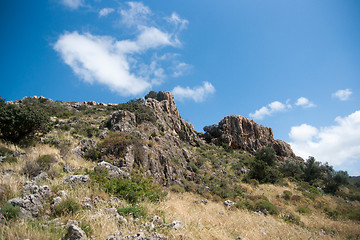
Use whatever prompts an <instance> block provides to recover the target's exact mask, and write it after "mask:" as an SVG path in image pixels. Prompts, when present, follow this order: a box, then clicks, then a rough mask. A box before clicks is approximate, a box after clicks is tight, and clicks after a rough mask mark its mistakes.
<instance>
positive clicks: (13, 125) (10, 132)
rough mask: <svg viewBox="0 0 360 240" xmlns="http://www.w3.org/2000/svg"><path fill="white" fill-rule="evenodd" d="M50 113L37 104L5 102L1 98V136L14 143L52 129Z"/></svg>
mask: <svg viewBox="0 0 360 240" xmlns="http://www.w3.org/2000/svg"><path fill="white" fill-rule="evenodd" d="M50 127H51V125H50V117H49V115H48V114H47V113H46V112H45V111H44V110H42V109H41V108H39V107H37V106H26V105H25V106H24V105H15V104H8V103H5V100H4V99H2V98H0V137H1V138H3V139H5V140H7V141H11V142H14V143H18V142H20V140H24V139H29V138H32V137H33V136H34V135H35V134H36V133H39V132H43V133H45V132H47V131H49V130H50Z"/></svg>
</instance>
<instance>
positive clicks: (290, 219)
mask: <svg viewBox="0 0 360 240" xmlns="http://www.w3.org/2000/svg"><path fill="white" fill-rule="evenodd" d="M281 218H282V219H283V220H284V221H285V222H286V223H292V224H296V225H302V224H303V223H302V222H301V221H300V217H299V216H296V215H294V214H291V213H290V214H286V215H284V216H282V217H281Z"/></svg>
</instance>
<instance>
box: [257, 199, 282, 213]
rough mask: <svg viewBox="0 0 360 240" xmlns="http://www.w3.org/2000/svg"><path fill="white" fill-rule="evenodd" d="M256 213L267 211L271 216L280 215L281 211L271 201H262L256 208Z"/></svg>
mask: <svg viewBox="0 0 360 240" xmlns="http://www.w3.org/2000/svg"><path fill="white" fill-rule="evenodd" d="M254 210H255V211H263V210H267V211H268V212H269V213H270V214H271V215H279V210H278V209H277V208H276V206H275V205H273V204H272V203H271V202H269V201H265V200H260V201H258V202H256V204H255V206H254Z"/></svg>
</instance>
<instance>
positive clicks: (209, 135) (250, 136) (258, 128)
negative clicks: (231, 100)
mask: <svg viewBox="0 0 360 240" xmlns="http://www.w3.org/2000/svg"><path fill="white" fill-rule="evenodd" d="M204 130H205V132H206V133H205V134H204V138H205V140H206V141H207V142H209V143H210V142H211V143H214V144H217V145H223V144H226V145H228V146H232V147H233V148H235V149H243V150H246V151H250V152H255V151H256V150H257V149H260V148H263V147H272V148H273V149H274V150H275V152H276V154H277V155H278V156H280V157H295V154H294V153H293V151H292V150H291V147H290V145H289V144H287V143H285V142H284V141H281V140H278V139H274V136H273V132H272V129H271V128H269V127H265V126H263V125H260V124H257V123H256V122H254V121H253V120H250V119H248V118H246V117H243V116H239V115H230V116H227V117H225V118H223V119H222V120H221V121H220V122H219V125H212V126H208V127H205V128H204Z"/></svg>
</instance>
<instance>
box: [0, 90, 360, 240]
mask: <svg viewBox="0 0 360 240" xmlns="http://www.w3.org/2000/svg"><path fill="white" fill-rule="evenodd" d="M153 95H154V94H152V95H150V96H148V97H151V96H153ZM72 104H73V105H76V104H75V103H61V102H54V101H51V100H46V99H33V98H27V99H24V100H23V102H22V103H18V104H5V102H4V101H3V100H2V101H1V102H0V105H1V111H2V113H4V114H0V123H1V124H0V129H1V130H0V131H1V132H0V138H1V140H0V172H1V174H0V208H1V210H0V212H1V215H0V221H1V219H3V222H4V223H0V225H1V227H0V238H2V239H3V238H4V239H19V238H20V239H24V238H29V239H59V238H62V237H63V236H64V235H65V233H66V226H65V225H66V223H67V222H69V221H70V220H77V221H80V223H79V225H80V227H81V229H83V230H84V231H85V233H86V234H87V236H88V237H90V236H93V237H94V238H95V239H105V238H106V237H107V236H108V235H110V234H114V233H115V232H116V231H121V232H122V234H123V236H126V235H131V234H135V233H137V232H139V231H140V229H146V230H144V231H146V232H148V233H149V234H150V233H154V232H157V233H160V234H163V235H164V236H167V237H168V238H169V239H184V238H185V239H235V238H237V237H243V238H245V239H264V238H266V239H274V238H277V237H282V238H285V239H309V238H310V237H311V238H314V239H330V238H332V239H356V238H357V237H358V236H359V233H360V227H359V221H360V203H359V200H360V191H359V184H358V181H356V180H357V179H355V178H349V176H348V174H347V173H346V172H344V171H334V169H333V168H332V167H331V166H329V165H328V164H322V163H320V162H317V161H316V159H315V158H313V157H310V158H308V159H307V160H306V161H305V162H300V161H293V160H291V159H285V160H284V161H283V162H279V161H278V160H277V158H276V155H275V153H274V150H273V149H271V148H263V149H259V150H258V151H257V152H256V153H254V154H251V153H248V152H245V151H242V150H235V149H232V148H231V147H228V146H215V145H210V144H203V145H200V146H191V145H189V144H187V143H181V144H182V145H183V146H184V147H186V148H187V149H191V153H192V155H191V158H190V161H189V162H187V163H186V165H184V166H183V165H182V163H181V162H179V159H176V158H172V159H168V161H169V166H171V167H173V168H177V169H179V171H182V174H183V176H185V177H184V179H182V180H181V182H177V184H174V185H171V186H167V187H164V186H160V185H158V184H155V183H153V179H152V178H151V177H150V176H148V175H147V174H146V172H145V171H144V169H142V168H141V166H139V165H136V164H135V167H134V169H133V172H132V174H131V175H130V177H129V178H111V177H110V176H109V175H108V173H107V172H106V171H95V170H94V167H95V166H96V164H97V163H98V162H100V161H104V160H105V161H107V162H110V163H115V162H116V161H121V160H122V159H123V158H124V156H125V154H126V149H127V147H129V146H134V145H136V144H139V145H141V146H142V145H144V144H145V145H146V146H147V147H149V148H150V147H153V148H156V141H155V140H154V139H155V138H156V137H163V136H162V134H159V133H156V132H153V133H151V134H149V139H145V140H144V139H140V138H139V137H138V136H136V134H134V133H123V132H110V133H108V134H107V135H106V136H105V137H103V138H100V133H101V132H102V131H103V127H104V126H106V122H107V121H108V115H109V114H110V113H111V112H113V111H116V110H119V109H121V110H127V111H131V112H133V113H134V114H135V115H136V118H137V122H138V124H139V129H142V130H144V129H145V128H141V126H142V125H141V124H144V126H145V125H146V124H147V123H154V124H155V125H156V123H155V115H154V114H153V113H152V112H151V111H150V112H149V109H148V108H146V107H145V105H144V102H143V100H132V101H130V102H128V103H125V104H120V105H117V106H102V105H94V106H92V105H80V106H77V107H76V108H75V107H69V106H71V105H72ZM9 121H10V122H11V123H12V124H13V125H8V123H9ZM34 121H35V122H36V123H37V125H36V124H34ZM22 124H24V126H28V125H35V126H37V127H34V128H32V129H31V131H28V130H27V131H22V130H21V128H22ZM20 125H21V126H20ZM12 128H16V129H12ZM150 129H152V128H149V131H152V130H150ZM15 130H16V134H14V135H13V132H14V131H15ZM159 132H160V131H159ZM164 134H165V133H164ZM83 138H92V139H93V140H96V142H97V146H96V147H93V148H92V147H89V148H88V149H86V150H84V151H85V152H86V154H85V155H84V156H83V157H80V158H78V157H77V156H75V155H74V152H73V150H74V149H75V148H76V147H77V146H78V142H79V141H80V140H82V139H83ZM25 140H26V141H25ZM24 142H31V143H32V144H23V143H24ZM19 143H21V144H19ZM40 173H46V174H47V177H46V178H43V179H40V180H38V184H39V186H40V185H45V184H46V185H49V187H50V188H51V190H52V196H51V197H48V198H46V199H44V202H43V209H42V210H41V211H40V212H39V216H38V217H37V218H33V219H30V220H24V219H21V218H20V217H19V214H20V210H19V208H17V207H15V206H13V205H11V204H9V203H8V201H9V200H10V199H13V198H16V197H21V194H22V188H23V185H24V183H25V181H27V180H31V179H33V178H34V177H37V176H39V174H40ZM86 174H87V175H90V180H89V181H88V182H86V183H84V184H82V185H78V186H72V185H66V184H63V180H64V179H65V178H66V177H68V176H70V175H86ZM349 182H350V183H349ZM59 191H64V192H66V193H67V197H66V198H64V199H62V201H61V202H60V203H59V204H58V205H53V201H54V199H55V197H56V196H57V193H58V192H59ZM203 199H207V201H203V202H202V201H201V200H203ZM224 200H231V201H232V202H233V203H234V204H233V205H232V206H230V207H227V206H225V205H224V204H223V202H224ZM89 206H90V207H89ZM111 208H115V209H116V210H115V211H116V212H117V213H118V214H119V215H121V216H123V217H124V218H125V220H126V223H124V222H123V223H120V222H119V219H114V218H112V217H111V215H110V214H108V213H106V211H110V210H106V211H105V209H111ZM154 215H157V216H160V218H161V219H162V222H163V224H159V225H157V226H156V227H154V228H148V227H145V226H149V225H147V224H148V223H149V222H151V221H152V218H153V216H154ZM175 220H177V221H181V222H182V223H183V224H184V225H185V227H184V228H180V229H175V228H171V227H169V226H170V225H171V223H172V222H173V221H175Z"/></svg>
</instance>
